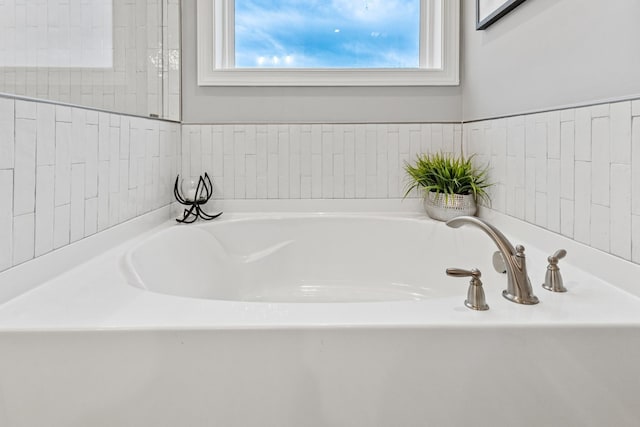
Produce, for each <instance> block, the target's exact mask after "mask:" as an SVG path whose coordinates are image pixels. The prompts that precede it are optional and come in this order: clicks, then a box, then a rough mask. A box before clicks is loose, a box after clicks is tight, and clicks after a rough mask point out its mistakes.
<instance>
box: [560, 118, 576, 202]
mask: <svg viewBox="0 0 640 427" xmlns="http://www.w3.org/2000/svg"><path fill="white" fill-rule="evenodd" d="M574 131H575V129H574V122H572V121H567V122H562V123H561V126H560V182H559V185H560V197H562V198H563V199H567V200H573V198H574V177H575V173H574V165H575V145H574V143H575V133H574Z"/></svg>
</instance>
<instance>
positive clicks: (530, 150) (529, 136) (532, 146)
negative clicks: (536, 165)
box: [524, 115, 546, 158]
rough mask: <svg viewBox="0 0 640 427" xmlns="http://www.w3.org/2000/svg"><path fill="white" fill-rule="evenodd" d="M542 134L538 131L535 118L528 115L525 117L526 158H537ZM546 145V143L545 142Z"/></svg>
mask: <svg viewBox="0 0 640 427" xmlns="http://www.w3.org/2000/svg"><path fill="white" fill-rule="evenodd" d="M540 136H541V132H540V130H539V129H538V126H537V124H536V121H535V119H534V117H533V116H531V115H528V116H526V117H525V125H524V140H525V144H524V147H525V150H524V152H525V157H532V158H533V157H536V152H537V151H536V148H537V144H538V142H539V138H540ZM545 143H546V141H545Z"/></svg>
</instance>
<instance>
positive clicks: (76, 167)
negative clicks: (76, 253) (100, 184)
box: [69, 164, 85, 242]
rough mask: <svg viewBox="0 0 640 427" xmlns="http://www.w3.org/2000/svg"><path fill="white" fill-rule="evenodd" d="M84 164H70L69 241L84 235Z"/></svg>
mask: <svg viewBox="0 0 640 427" xmlns="http://www.w3.org/2000/svg"><path fill="white" fill-rule="evenodd" d="M84 171H85V166H84V164H73V165H71V203H70V207H69V222H70V233H69V237H70V241H71V242H76V241H78V240H80V239H82V238H83V237H84V222H85V220H84V213H85V192H84V190H85V188H84V186H85V176H84Z"/></svg>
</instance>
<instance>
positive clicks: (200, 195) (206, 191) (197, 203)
mask: <svg viewBox="0 0 640 427" xmlns="http://www.w3.org/2000/svg"><path fill="white" fill-rule="evenodd" d="M179 181H180V175H178V176H177V177H176V183H175V184H174V185H173V195H174V196H175V198H176V200H177V201H178V203H180V204H181V205H184V206H188V208H185V210H184V211H183V212H182V219H180V218H176V221H178V222H180V223H183V224H191V223H193V222H195V221H196V220H197V219H198V218H202V219H203V220H205V221H210V220H212V219H215V218H217V217H219V216H220V215H222V212H220V213H218V214H215V215H209V214H208V213H206V212H205V211H203V210H202V207H201V206H202V205H205V204H206V203H207V202H208V201H209V199H211V196H213V184H211V178H209V174H207V173H206V172H205V174H204V177H203V176H202V175H200V178H199V179H198V185H197V186H196V188H195V193H193V194H194V195H193V200H189V199H188V198H187V197H185V196H184V195H183V194H181V191H180V188H179V185H178V183H179ZM182 191H184V189H183V190H182Z"/></svg>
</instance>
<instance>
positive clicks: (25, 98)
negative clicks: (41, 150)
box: [0, 92, 182, 124]
mask: <svg viewBox="0 0 640 427" xmlns="http://www.w3.org/2000/svg"><path fill="white" fill-rule="evenodd" d="M0 98H4V99H13V100H16V101H26V102H38V103H40V104H50V105H58V106H60V107H69V108H81V109H83V110H87V111H95V112H98V113H107V114H117V115H119V116H124V117H135V118H140V119H147V120H157V121H159V122H169V123H178V124H180V123H182V122H181V121H179V120H171V119H163V118H161V117H151V116H140V115H137V114H131V113H121V112H119V111H113V110H105V109H102V108H95V107H87V106H85V105H80V104H69V103H66V102H60V101H53V100H51V99H44V98H32V97H29V96H23V95H14V94H12V93H5V92H0Z"/></svg>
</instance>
